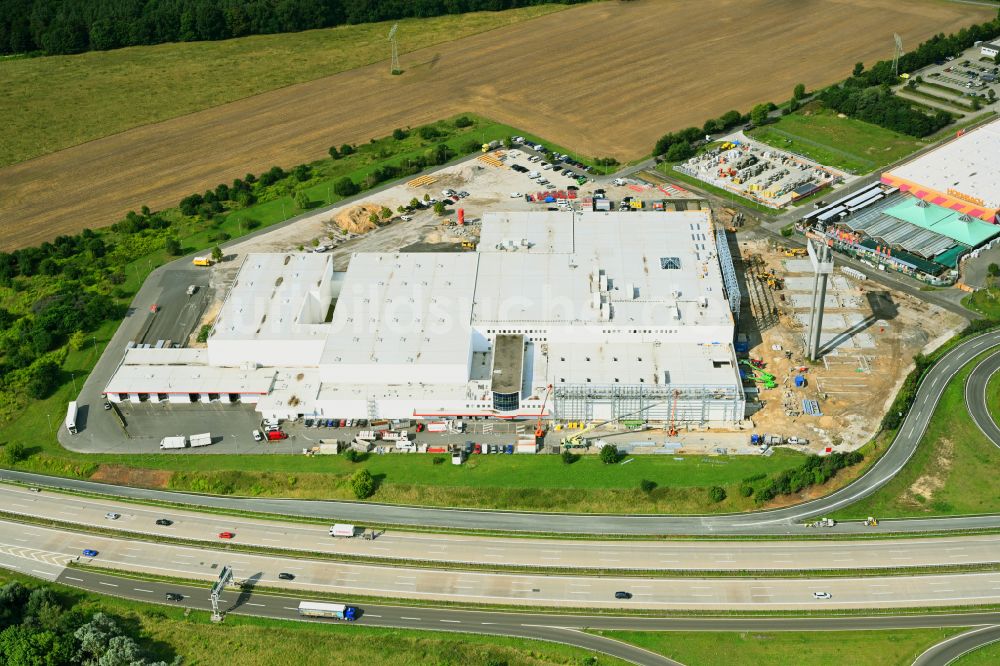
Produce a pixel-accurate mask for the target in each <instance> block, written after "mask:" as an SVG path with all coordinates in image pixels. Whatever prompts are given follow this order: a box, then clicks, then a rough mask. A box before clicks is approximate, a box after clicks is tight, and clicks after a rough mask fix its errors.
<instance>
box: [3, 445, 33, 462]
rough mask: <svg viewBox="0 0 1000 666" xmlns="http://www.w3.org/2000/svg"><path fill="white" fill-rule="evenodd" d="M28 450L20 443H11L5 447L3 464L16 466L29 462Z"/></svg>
mask: <svg viewBox="0 0 1000 666" xmlns="http://www.w3.org/2000/svg"><path fill="white" fill-rule="evenodd" d="M27 458H28V449H26V448H25V447H24V444H21V443H20V442H11V443H9V444H7V445H6V446H4V447H3V462H4V464H5V465H10V466H13V465H16V464H17V463H19V462H21V461H22V460H27Z"/></svg>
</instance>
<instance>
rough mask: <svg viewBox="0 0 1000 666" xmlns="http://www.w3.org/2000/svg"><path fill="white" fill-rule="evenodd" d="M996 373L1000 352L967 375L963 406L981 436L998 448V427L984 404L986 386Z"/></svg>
mask: <svg viewBox="0 0 1000 666" xmlns="http://www.w3.org/2000/svg"><path fill="white" fill-rule="evenodd" d="M997 372H1000V351H998V352H997V353H995V354H993V355H992V356H989V357H987V358H986V360H984V361H983V362H982V363H980V364H979V365H977V366H976V369H975V370H973V371H972V373H971V374H970V375H969V378H968V380H966V382H965V406H966V408H967V409H968V410H969V415H970V416H971V417H972V420H973V421H975V422H976V425H977V426H979V429H980V430H982V431H983V434H984V435H986V437H988V438H989V439H990V441H991V442H993V443H994V444H995V445H996V446H997V447H1000V426H997V422H996V420H995V419H994V418H993V415H992V414H991V413H990V408H989V406H988V405H987V404H986V386H987V384H989V381H990V379H991V378H992V377H993V376H994V375H995V374H996V373H997Z"/></svg>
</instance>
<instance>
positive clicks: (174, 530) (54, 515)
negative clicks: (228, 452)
mask: <svg viewBox="0 0 1000 666" xmlns="http://www.w3.org/2000/svg"><path fill="white" fill-rule="evenodd" d="M0 506H2V507H3V509H4V511H6V512H8V513H14V514H20V515H24V516H35V517H39V518H47V519H49V520H55V521H61V522H64V523H67V522H68V523H73V524H74V525H79V526H81V528H85V527H87V526H93V527H101V528H109V529H115V530H120V531H121V532H122V534H123V536H126V537H132V538H143V537H144V536H148V535H153V536H165V537H175V538H179V539H187V540H192V541H203V542H206V543H210V544H213V545H217V544H218V542H219V539H218V534H219V532H223V531H228V532H233V533H235V535H236V536H235V538H234V539H233V542H234V543H239V544H244V545H250V546H258V547H263V548H274V549H277V548H281V549H286V550H301V551H303V553H325V554H330V555H335V556H353V557H364V558H371V559H378V558H392V559H394V560H413V561H419V562H441V563H448V564H475V565H499V566H504V567H517V566H524V567H545V568H553V569H554V568H567V569H569V568H573V569H604V570H630V569H631V570H643V571H747V570H749V571H763V570H773V571H796V570H807V569H808V570H823V569H881V568H887V569H888V568H900V567H917V566H949V565H973V564H986V563H996V562H1000V535H979V536H963V537H941V538H914V539H907V540H906V541H900V540H898V539H866V540H846V541H845V540H810V541H794V540H781V541H774V540H764V541H714V540H712V541H695V540H691V541H684V540H681V541H627V540H618V541H593V540H586V541H584V540H566V539H538V538H534V539H531V538H498V537H487V536H469V535H461V534H421V533H414V532H410V533H407V532H400V531H396V530H389V531H386V532H385V533H380V534H379V536H378V537H377V538H376V539H374V540H366V539H362V538H353V539H344V538H333V537H331V536H330V535H329V527H328V526H327V525H312V524H303V523H294V522H288V521H278V520H275V521H271V520H262V519H253V518H245V517H239V516H223V515H216V514H211V513H203V512H198V511H186V510H182V509H175V508H167V507H155V506H146V505H142V504H129V503H127V502H120V501H113V500H105V499H100V498H90V497H77V496H72V495H66V494H62V493H52V492H31V491H29V490H28V489H27V488H24V487H23V486H0ZM108 512H114V513H118V514H119V515H120V518H118V519H109V518H107V517H106V514H107V513H108ZM162 518H166V519H169V520H171V521H173V524H172V525H168V526H162V525H157V524H156V521H157V520H158V519H162ZM802 531H803V532H805V531H806V530H805V529H804V528H803V530H802Z"/></svg>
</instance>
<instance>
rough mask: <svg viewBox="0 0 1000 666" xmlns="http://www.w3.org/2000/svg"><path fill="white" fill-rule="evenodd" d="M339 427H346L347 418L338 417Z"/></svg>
mask: <svg viewBox="0 0 1000 666" xmlns="http://www.w3.org/2000/svg"><path fill="white" fill-rule="evenodd" d="M340 427H341V428H346V427H347V419H340Z"/></svg>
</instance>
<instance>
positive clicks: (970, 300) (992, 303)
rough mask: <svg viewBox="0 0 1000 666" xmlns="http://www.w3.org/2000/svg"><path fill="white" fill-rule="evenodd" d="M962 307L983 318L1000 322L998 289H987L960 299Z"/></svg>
mask: <svg viewBox="0 0 1000 666" xmlns="http://www.w3.org/2000/svg"><path fill="white" fill-rule="evenodd" d="M962 305H964V306H965V307H967V308H969V309H970V310H972V311H973V312H978V313H979V314H981V315H983V316H984V317H988V318H990V319H998V320H1000V287H988V288H986V289H980V290H979V291H976V292H973V293H971V294H969V295H968V296H966V297H965V298H963V299H962Z"/></svg>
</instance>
